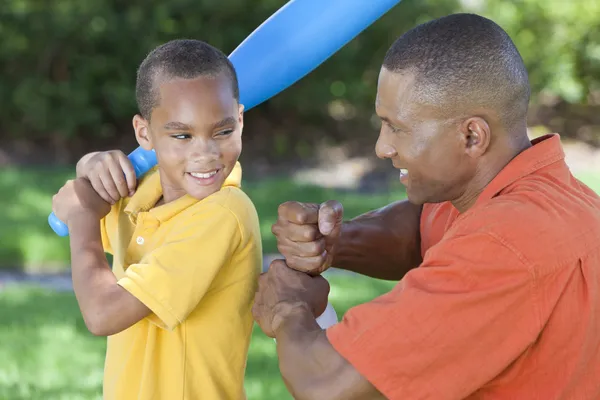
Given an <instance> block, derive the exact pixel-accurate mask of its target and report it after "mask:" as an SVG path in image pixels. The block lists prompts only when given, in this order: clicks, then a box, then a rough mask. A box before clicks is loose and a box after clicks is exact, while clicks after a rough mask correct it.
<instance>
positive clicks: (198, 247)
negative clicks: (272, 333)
mask: <svg viewBox="0 0 600 400" xmlns="http://www.w3.org/2000/svg"><path fill="white" fill-rule="evenodd" d="M136 97H137V102H138V107H139V110H140V114H139V115H136V116H135V117H134V118H133V127H134V129H135V135H136V138H137V141H138V143H139V144H140V146H142V147H143V148H144V149H148V150H149V149H154V150H155V151H156V155H157V158H158V166H157V167H156V168H155V169H154V170H152V171H150V172H149V173H148V174H147V175H146V176H145V177H143V179H142V180H141V181H140V182H139V184H138V186H137V187H136V180H135V173H134V170H133V167H132V166H131V164H130V162H129V160H128V159H127V157H126V156H125V155H124V154H123V153H121V152H119V151H111V152H99V153H91V154H88V155H86V156H84V157H83V158H82V159H81V160H80V161H79V162H78V165H77V179H75V180H74V181H70V182H68V183H67V184H66V185H65V186H64V187H63V188H62V189H61V190H60V191H59V193H58V194H57V195H56V196H55V197H54V200H53V210H54V212H55V214H56V215H57V216H58V217H59V218H61V220H62V221H64V222H65V223H66V224H67V225H68V227H69V231H70V244H71V258H72V259H71V262H72V275H73V285H74V291H75V295H76V297H77V301H78V303H79V307H80V309H81V312H82V315H83V318H84V320H85V323H86V325H87V327H88V329H89V330H90V331H91V332H92V333H93V334H95V335H102V336H108V342H107V354H106V364H105V375H104V385H103V386H104V387H103V390H104V398H105V399H127V400H128V399H140V400H142V399H240V398H244V390H243V378H244V372H245V365H246V358H247V351H248V346H249V341H250V335H251V332H252V324H253V320H252V315H251V307H252V301H253V298H254V293H255V290H256V282H257V278H258V275H259V273H260V270H261V264H262V257H261V255H262V244H261V237H260V229H259V222H258V217H257V214H256V210H255V208H254V206H253V204H252V202H251V201H250V199H249V198H248V197H247V196H246V195H245V194H244V193H243V192H242V191H241V190H240V187H239V186H240V180H241V171H240V166H239V164H238V162H237V160H238V157H239V155H240V151H241V132H242V126H243V105H241V104H239V103H238V101H239V92H238V84H237V78H236V73H235V70H234V68H233V66H232V65H231V63H230V61H229V60H228V59H227V57H226V56H225V55H224V54H223V53H222V52H220V51H219V50H217V49H215V48H213V47H212V46H210V45H208V44H206V43H203V42H200V41H196V40H175V41H172V42H169V43H166V44H164V45H162V46H159V47H158V48H156V49H155V50H154V51H152V52H151V53H150V54H149V55H148V56H147V57H146V59H145V60H144V61H143V62H142V64H141V66H140V68H139V71H138V76H137V87H136ZM111 205H112V207H111ZM104 251H106V252H108V253H111V254H113V256H114V261H113V270H112V271H111V270H110V268H109V265H108V263H107V261H106V257H105V255H104Z"/></svg>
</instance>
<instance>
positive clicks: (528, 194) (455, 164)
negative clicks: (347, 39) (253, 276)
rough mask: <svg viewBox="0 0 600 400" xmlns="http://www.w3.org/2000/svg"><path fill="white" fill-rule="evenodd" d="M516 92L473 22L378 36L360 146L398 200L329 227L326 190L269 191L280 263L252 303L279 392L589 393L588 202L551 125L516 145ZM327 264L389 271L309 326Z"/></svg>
mask: <svg viewBox="0 0 600 400" xmlns="http://www.w3.org/2000/svg"><path fill="white" fill-rule="evenodd" d="M529 95H530V89H529V83H528V78H527V73H526V70H525V67H524V65H523V61H522V59H521V57H520V55H519V53H518V51H517V49H516V48H515V46H514V44H513V43H512V41H511V40H510V38H509V37H508V35H507V34H506V33H505V32H504V31H503V30H502V29H501V28H500V27H499V26H497V25H496V24H494V23H493V22H492V21H490V20H488V19H485V18H483V17H480V16H477V15H470V14H457V15H451V16H447V17H444V18H440V19H438V20H434V21H430V22H428V23H426V24H423V25H420V26H418V27H416V28H414V29H412V30H411V31H409V32H407V33H406V34H404V35H403V36H402V37H400V38H399V39H398V40H397V41H396V42H395V43H394V44H393V46H392V47H391V48H390V50H389V51H388V53H387V55H386V57H385V60H384V63H383V67H382V69H381V73H380V76H379V83H378V89H377V100H376V111H377V114H378V115H379V117H380V118H381V120H382V127H381V131H380V134H379V138H378V141H377V144H376V153H377V155H378V156H379V157H382V158H387V159H390V160H391V161H392V163H393V165H394V167H395V168H397V169H399V170H400V181H401V182H402V184H404V185H405V186H406V190H407V195H408V201H400V202H397V203H394V204H391V205H389V206H387V207H384V208H382V209H380V210H377V211H374V212H371V213H368V214H365V215H363V216H360V217H358V218H356V219H355V220H352V221H349V222H344V223H342V208H341V205H340V204H339V203H337V202H327V203H325V204H323V205H321V206H318V205H314V204H300V203H286V204H283V205H282V206H281V207H280V209H279V220H278V221H277V223H276V224H275V225H274V226H273V232H274V234H275V235H276V236H277V239H278V247H279V250H280V251H281V253H282V254H283V256H284V257H285V259H286V262H287V266H286V263H285V262H283V261H275V262H274V263H273V264H272V265H271V268H270V270H269V271H268V272H267V273H265V274H264V275H263V276H261V278H260V282H259V291H258V293H257V297H256V300H255V306H254V310H253V312H254V316H255V319H256V320H257V322H258V323H259V324H260V326H261V328H262V329H263V331H264V332H265V333H266V334H267V335H269V336H272V337H274V338H276V340H277V352H278V355H279V361H280V369H281V373H282V376H283V379H284V381H285V383H286V385H287V387H288V389H289V390H290V392H291V393H292V394H293V395H294V397H295V398H297V399H319V400H323V399H346V400H351V399H379V398H389V399H436V400H438V399H480V398H486V399H543V400H549V399H596V398H599V397H600V241H599V238H600V198H599V197H598V196H597V195H596V194H595V193H593V191H592V190H590V189H589V188H587V187H586V186H584V185H583V184H582V183H580V182H579V181H577V180H576V179H575V178H574V177H573V176H572V175H571V173H570V172H569V169H568V167H567V165H566V164H565V162H564V153H563V150H562V147H561V144H560V138H559V136H558V135H548V136H545V137H542V138H539V139H537V140H534V141H531V142H530V141H529V139H528V138H527V132H526V113H527V106H528V102H529ZM331 265H334V266H335V267H338V268H343V269H346V270H351V271H356V272H359V273H362V274H365V275H369V276H373V277H378V278H383V279H400V282H399V283H398V285H397V286H396V287H395V288H394V289H393V290H392V291H391V292H390V293H387V294H386V295H384V296H381V297H380V298H377V299H375V300H373V301H371V302H369V303H367V304H363V305H360V306H358V307H355V308H353V309H351V310H350V311H349V312H348V313H347V314H346V315H345V316H344V319H343V320H342V321H341V322H340V323H339V324H337V325H334V326H333V327H331V328H329V329H327V330H326V331H323V330H321V329H320V328H319V326H318V325H317V324H316V323H315V319H314V318H315V316H317V315H319V314H320V313H321V312H322V311H323V309H324V307H325V304H326V301H327V294H328V285H327V282H326V281H325V280H324V279H323V278H322V277H320V276H318V275H319V274H320V273H321V272H323V271H324V270H326V269H327V268H328V267H329V266H331ZM299 271H300V272H299ZM303 272H308V274H305V273H303ZM310 275H312V276H310Z"/></svg>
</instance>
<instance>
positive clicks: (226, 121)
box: [163, 117, 237, 131]
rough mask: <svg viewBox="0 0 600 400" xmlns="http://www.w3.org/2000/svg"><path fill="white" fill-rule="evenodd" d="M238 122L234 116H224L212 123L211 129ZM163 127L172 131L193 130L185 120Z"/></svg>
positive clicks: (168, 123)
mask: <svg viewBox="0 0 600 400" xmlns="http://www.w3.org/2000/svg"><path fill="white" fill-rule="evenodd" d="M236 123H237V119H235V118H234V117H227V118H223V119H222V120H220V121H218V122H215V123H214V124H212V126H211V129H213V130H214V129H218V128H221V127H223V126H227V125H235V124H236ZM163 129H166V130H170V131H191V130H193V128H192V126H190V125H188V124H184V123H183V122H177V121H171V122H167V123H166V124H165V125H164V126H163Z"/></svg>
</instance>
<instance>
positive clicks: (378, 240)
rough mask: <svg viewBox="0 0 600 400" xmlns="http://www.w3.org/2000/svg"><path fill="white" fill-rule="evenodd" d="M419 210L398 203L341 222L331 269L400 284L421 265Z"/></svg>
mask: <svg viewBox="0 0 600 400" xmlns="http://www.w3.org/2000/svg"><path fill="white" fill-rule="evenodd" d="M421 210H422V207H421V206H415V205H413V204H411V203H409V202H408V201H399V202H396V203H392V204H390V205H388V206H386V207H383V208H380V209H378V210H374V211H371V212H369V213H366V214H363V215H360V216H358V217H356V218H354V219H353V220H351V221H347V222H344V224H343V225H342V234H341V237H340V239H339V241H338V244H337V245H336V250H335V256H334V260H333V266H334V267H336V268H340V269H345V270H348V271H354V272H358V273H360V274H362V275H367V276H371V277H374V278H379V279H387V280H400V279H402V277H403V276H404V275H405V274H406V273H407V272H408V271H409V270H411V269H412V268H415V267H417V266H418V265H419V264H420V263H421V261H422V258H421V236H420V229H419V228H420V218H421Z"/></svg>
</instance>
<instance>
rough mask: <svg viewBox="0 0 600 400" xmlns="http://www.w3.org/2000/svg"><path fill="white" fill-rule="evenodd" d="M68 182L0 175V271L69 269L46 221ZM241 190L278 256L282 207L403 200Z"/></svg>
mask: <svg viewBox="0 0 600 400" xmlns="http://www.w3.org/2000/svg"><path fill="white" fill-rule="evenodd" d="M72 176H73V169H70V168H69V169H67V168H61V169H57V168H49V169H39V168H19V169H16V168H7V169H2V170H0V220H1V221H2V223H1V224H0V243H2V244H1V245H0V268H2V267H25V268H26V269H30V270H37V269H48V268H52V267H56V268H61V267H62V268H64V266H66V265H67V263H68V260H69V241H68V239H67V238H60V237H58V236H56V234H54V232H53V231H52V229H50V227H49V226H48V222H47V220H48V214H49V213H50V211H51V210H52V196H53V195H54V194H55V193H56V191H57V190H58V189H59V188H60V187H61V186H62V185H63V184H64V182H65V181H66V180H68V179H70V178H72ZM398 186H399V185H398ZM244 190H245V191H246V192H247V193H248V195H249V196H250V197H251V198H252V200H253V202H254V203H255V206H256V208H257V210H258V214H259V217H260V220H261V232H262V233H263V240H264V251H265V253H271V252H275V251H277V248H276V243H275V239H274V237H273V235H272V234H271V225H272V224H273V223H274V222H275V220H276V218H277V207H278V206H279V204H281V203H283V202H285V201H288V200H297V201H311V202H322V201H325V200H330V199H336V200H339V201H341V202H342V203H343V204H344V207H345V214H346V216H348V217H354V216H356V215H358V214H361V213H363V212H366V211H369V210H371V209H374V208H377V207H380V206H383V205H385V204H388V203H389V202H392V201H394V200H398V199H401V198H403V197H404V191H402V190H401V187H400V186H399V187H398V190H396V191H394V192H390V193H386V194H377V195H371V194H357V193H352V192H345V191H335V190H330V189H325V188H321V187H316V186H307V185H298V184H296V183H294V182H293V181H291V180H289V179H269V180H265V181H258V182H257V181H254V182H252V181H246V182H244Z"/></svg>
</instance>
